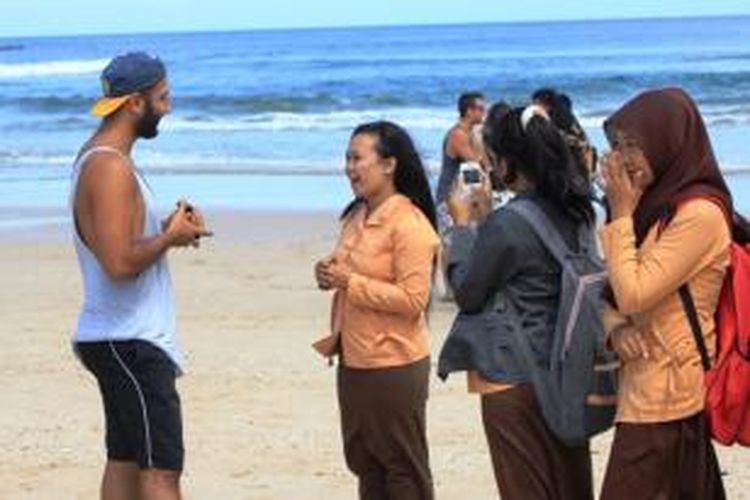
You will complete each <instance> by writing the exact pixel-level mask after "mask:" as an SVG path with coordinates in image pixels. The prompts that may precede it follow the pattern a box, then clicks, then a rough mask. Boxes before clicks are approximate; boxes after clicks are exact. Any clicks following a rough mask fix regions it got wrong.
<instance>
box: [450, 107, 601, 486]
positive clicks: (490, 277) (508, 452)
mask: <svg viewBox="0 0 750 500" xmlns="http://www.w3.org/2000/svg"><path fill="white" fill-rule="evenodd" d="M483 137H484V143H485V147H486V150H487V153H488V156H489V158H490V161H491V162H492V164H493V169H492V173H491V175H492V178H493V179H495V182H496V183H502V184H504V185H505V186H507V187H509V188H510V189H513V190H514V191H515V192H516V193H517V195H516V198H514V200H511V201H509V202H508V205H507V206H511V205H512V204H513V203H514V202H515V200H526V201H529V202H532V203H534V204H535V205H537V206H538V207H539V209H541V210H543V211H544V213H545V214H546V215H547V217H548V218H549V219H550V221H552V223H553V224H554V225H555V227H556V228H557V229H558V230H559V232H560V235H561V236H562V237H563V239H564V240H565V241H566V243H567V244H568V245H569V246H571V247H575V246H576V245H577V241H578V234H579V233H580V232H582V231H587V232H588V231H590V232H592V233H593V231H594V228H593V223H594V212H593V208H592V207H591V202H590V200H589V197H588V175H587V172H586V170H585V167H584V165H583V164H582V162H580V161H578V160H577V158H576V157H575V155H573V154H572V152H571V151H570V150H569V149H568V148H567V146H566V144H565V142H564V140H563V138H562V136H561V135H560V134H559V132H558V130H557V129H556V127H555V125H554V124H553V123H551V121H550V120H549V117H548V116H547V114H546V112H544V110H543V109H542V108H541V107H539V106H536V105H531V106H527V107H526V108H516V107H510V106H508V105H507V104H505V103H498V104H496V105H495V106H493V109H492V110H491V113H490V115H489V117H488V119H487V122H486V123H485V125H484V127H483ZM485 198H486V201H485V203H483V204H481V205H480V206H483V207H484V210H479V211H478V210H476V206H475V205H474V204H473V203H472V201H473V200H471V199H468V198H467V197H465V196H462V195H461V193H460V191H455V192H454V193H452V194H451V196H450V197H449V198H448V207H449V209H450V212H451V215H452V217H453V220H454V221H455V228H454V230H453V234H452V238H453V244H452V245H451V248H450V250H449V251H448V252H447V255H446V261H447V275H448V278H449V279H450V282H451V284H452V286H453V290H454V291H455V299H456V304H457V305H458V307H459V309H460V312H461V313H462V314H465V315H474V314H481V313H482V312H483V311H486V310H487V309H488V308H489V307H495V301H496V299H497V297H498V294H500V295H501V296H502V297H503V300H504V301H507V302H512V303H513V305H514V307H513V308H512V309H511V308H510V307H506V308H505V312H504V314H507V315H509V316H510V315H513V316H511V317H509V320H512V321H514V322H516V323H517V324H520V325H523V326H522V329H523V334H524V335H525V336H528V338H529V339H532V341H533V344H534V357H535V359H534V361H535V362H536V363H538V364H540V365H546V364H549V358H550V356H551V355H552V352H553V345H552V343H553V342H552V339H553V337H554V332H555V325H556V321H557V313H558V309H559V300H560V295H561V291H560V273H561V272H562V270H561V268H560V265H559V264H558V262H557V260H556V259H555V258H554V257H553V256H552V254H550V253H549V251H548V250H547V248H546V246H545V244H544V243H543V242H542V241H541V240H540V239H539V238H538V237H537V236H536V234H535V232H534V231H533V230H532V229H531V228H530V227H529V225H528V223H527V222H526V220H525V219H523V218H522V217H521V216H520V215H518V214H516V213H515V212H514V211H512V210H509V209H506V208H504V207H500V208H498V209H496V210H492V211H490V208H491V206H492V204H491V198H490V197H489V196H488V195H485ZM480 317H481V316H480ZM478 324H479V323H478ZM482 328H484V327H482ZM494 334H495V335H498V337H497V338H495V339H493V343H492V345H491V347H492V348H493V349H494V348H495V347H496V346H497V345H499V344H500V342H503V341H504V342H505V343H507V342H508V339H507V337H503V335H507V332H503V331H502V329H501V328H498V329H497V330H496V331H495V333H494ZM485 335H486V331H484V330H482V331H477V332H476V336H472V338H473V339H474V342H476V343H475V344H474V345H473V346H468V345H467V344H466V343H465V342H462V341H461V342H456V341H455V339H454V338H452V337H451V336H448V338H447V339H446V341H445V344H444V345H443V348H442V351H441V360H448V361H447V363H446V364H445V365H444V368H445V375H446V376H447V374H449V373H451V372H455V371H464V370H465V371H466V373H467V379H468V391H469V392H470V393H473V394H477V395H478V396H479V397H480V401H481V414H482V422H483V425H484V432H485V436H486V438H487V444H488V446H489V452H490V457H491V459H492V465H493V469H494V474H495V480H496V482H497V489H498V493H499V494H500V496H501V497H502V498H503V499H510V500H514V499H521V500H525V499H530V498H533V499H563V500H566V499H570V500H586V499H592V498H593V484H592V475H591V457H590V454H589V448H588V444H585V445H581V446H566V445H565V444H564V443H563V442H562V441H560V440H559V439H558V438H557V437H556V436H555V435H554V434H553V433H552V432H551V431H550V429H549V428H548V427H547V425H546V423H545V421H544V419H543V417H542V412H541V409H540V407H539V404H538V400H537V396H536V394H535V391H534V389H533V387H532V376H533V374H532V373H530V372H529V370H528V369H526V368H524V363H523V355H522V354H520V353H518V352H513V351H512V350H510V351H509V352H505V351H504V352H502V353H500V352H497V353H495V354H493V355H491V356H490V358H491V359H492V360H493V361H492V363H493V364H494V366H493V367H492V368H493V372H494V373H493V377H495V378H490V376H489V375H487V374H486V373H482V372H480V365H481V363H480V361H479V360H478V359H477V356H476V353H477V352H481V351H485V350H486V349H488V346H489V343H488V342H486V339H487V337H486V336H485ZM495 341H497V342H495Z"/></svg>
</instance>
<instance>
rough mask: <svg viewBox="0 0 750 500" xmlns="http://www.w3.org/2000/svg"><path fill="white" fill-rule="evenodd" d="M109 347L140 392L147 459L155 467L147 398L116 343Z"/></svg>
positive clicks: (149, 465)
mask: <svg viewBox="0 0 750 500" xmlns="http://www.w3.org/2000/svg"><path fill="white" fill-rule="evenodd" d="M109 348H110V349H111V350H112V354H113V355H114V356H115V359H116V360H117V362H118V363H119V364H120V366H121V367H122V369H123V370H125V373H126V374H127V376H128V378H130V380H131V381H132V382H133V385H134V386H135V390H136V392H137V393H138V399H139V400H140V402H141V413H142V414H143V429H144V434H145V438H146V460H147V462H148V467H149V468H153V466H154V460H153V457H152V456H151V426H150V425H149V421H148V408H147V407H146V398H144V397H143V391H141V386H140V384H139V383H138V380H137V379H136V378H135V375H133V372H131V371H130V369H129V368H128V367H127V365H126V364H125V362H124V361H123V360H122V358H121V357H120V355H119V354H118V352H117V349H115V345H114V344H113V343H112V342H109Z"/></svg>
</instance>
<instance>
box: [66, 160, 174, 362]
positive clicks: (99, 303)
mask: <svg viewBox="0 0 750 500" xmlns="http://www.w3.org/2000/svg"><path fill="white" fill-rule="evenodd" d="M95 153H108V154H116V155H118V156H120V157H122V158H123V159H125V161H127V162H128V163H129V164H131V165H132V162H131V161H130V159H128V158H126V157H125V156H124V155H123V154H122V153H120V152H119V151H117V150H116V149H114V148H109V147H104V146H100V147H95V148H91V149H89V150H88V151H86V152H84V153H83V154H81V156H80V157H79V158H78V160H77V161H76V163H75V165H74V166H73V173H72V178H71V190H70V210H71V214H72V217H73V224H72V226H73V233H74V236H73V238H74V244H75V249H76V254H77V255H78V263H79V265H80V268H81V274H82V277H83V289H84V301H83V307H82V309H81V312H80V314H79V315H78V326H77V328H76V330H75V333H74V335H73V342H74V343H75V342H100V341H108V340H145V341H147V342H151V343H152V344H154V345H155V346H157V347H159V348H160V349H161V350H163V351H164V352H165V353H166V354H167V355H168V356H169V358H170V359H171V360H172V361H173V362H174V364H175V368H176V370H177V373H178V374H179V373H181V372H182V365H183V357H182V353H181V352H180V350H179V348H178V345H177V327H176V320H175V307H174V294H173V291H172V280H171V278H170V276H169V268H168V266H167V259H166V255H162V256H161V257H159V258H158V259H157V260H156V261H155V262H154V263H153V264H152V265H151V266H149V267H148V268H146V269H145V270H143V271H142V272H141V273H140V274H139V275H138V276H137V277H135V278H132V279H128V280H126V281H113V280H112V279H111V278H110V277H109V276H108V275H107V273H106V272H105V271H104V269H103V268H102V267H101V265H100V264H99V261H98V260H97V258H96V256H95V255H94V254H93V253H92V252H91V250H89V248H88V247H87V246H86V243H84V241H83V240H82V239H81V236H80V234H79V233H78V229H77V227H76V224H75V208H74V203H75V192H76V187H77V185H78V178H79V176H80V173H81V167H82V166H83V165H84V164H85V163H86V160H88V159H89V158H90V157H91V155H92V154H95ZM133 172H134V174H135V177H136V179H138V185H139V187H140V190H141V193H142V194H143V200H144V203H145V205H146V207H145V208H146V210H145V212H146V213H145V221H144V222H145V224H144V227H143V236H144V237H149V236H154V235H156V234H158V233H159V232H161V221H160V220H159V217H158V215H157V214H156V212H155V211H154V208H155V203H154V193H153V192H152V191H151V188H150V187H149V185H148V184H147V183H146V181H145V179H144V178H143V177H142V175H141V174H140V172H138V170H137V169H136V168H135V167H134V166H133Z"/></svg>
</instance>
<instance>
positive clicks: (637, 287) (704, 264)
mask: <svg viewBox="0 0 750 500" xmlns="http://www.w3.org/2000/svg"><path fill="white" fill-rule="evenodd" d="M657 233H658V229H657V226H654V227H652V228H651V230H650V231H649V233H648V235H647V236H646V239H645V240H644V241H643V243H642V244H641V246H640V248H636V247H635V234H634V231H633V220H632V218H630V217H623V218H620V219H617V220H615V221H612V222H611V223H609V224H608V225H606V226H604V227H603V228H602V229H601V230H600V236H601V241H602V248H603V250H604V255H605V259H606V264H607V270H608V271H609V279H610V284H611V285H612V289H613V291H614V294H615V297H616V300H617V306H618V311H614V310H612V309H611V308H609V310H607V311H605V315H604V321H605V328H606V329H607V331H608V332H611V331H612V330H614V329H615V328H616V327H617V326H619V325H620V324H622V323H623V321H630V322H632V324H633V325H634V326H635V327H636V328H637V329H638V330H639V331H640V332H641V333H642V334H643V335H644V340H645V342H646V344H647V346H648V349H649V353H650V355H649V358H648V359H646V358H638V359H635V360H625V361H623V364H622V368H621V371H620V387H619V394H618V405H617V406H618V407H617V421H618V422H637V423H652V422H667V421H670V420H677V419H681V418H685V417H688V416H691V415H694V414H696V413H698V412H699V411H701V410H702V409H703V407H704V397H705V390H704V383H703V368H702V366H701V363H700V355H699V354H698V350H697V347H696V345H695V340H694V339H693V335H692V332H691V330H690V325H689V323H688V320H687V316H686V315H685V311H684V309H683V307H682V303H681V301H680V298H679V295H678V292H677V289H678V288H679V286H680V285H682V284H683V283H685V282H687V283H689V287H690V291H691V293H692V295H693V299H694V302H695V306H696V309H697V310H698V316H699V318H700V322H701V326H702V329H703V334H704V338H705V340H706V346H707V347H708V348H709V354H710V355H711V356H712V357H713V356H714V354H715V342H716V331H715V325H714V319H713V315H714V311H715V310H716V305H717V303H718V297H719V292H720V290H721V286H722V283H723V280H724V275H725V272H726V269H727V266H728V265H729V244H730V234H729V228H728V226H727V222H726V219H725V218H724V215H723V213H722V211H721V209H720V208H719V207H718V206H717V205H716V204H714V203H711V202H709V201H707V200H702V199H696V200H692V201H689V202H687V203H685V204H684V205H681V206H680V208H679V210H678V211H677V214H676V215H675V217H674V219H673V220H672V222H671V223H670V224H669V225H667V226H666V228H665V229H664V230H663V232H662V233H661V234H660V235H658V238H657Z"/></svg>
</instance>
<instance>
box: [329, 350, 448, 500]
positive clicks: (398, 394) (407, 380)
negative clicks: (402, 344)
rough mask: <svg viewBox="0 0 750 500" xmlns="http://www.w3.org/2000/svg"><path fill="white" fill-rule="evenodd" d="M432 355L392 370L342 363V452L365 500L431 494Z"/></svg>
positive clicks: (424, 498) (407, 499)
mask: <svg viewBox="0 0 750 500" xmlns="http://www.w3.org/2000/svg"><path fill="white" fill-rule="evenodd" d="M429 372H430V359H429V358H425V359H423V360H421V361H418V362H416V363H412V364H409V365H405V366H399V367H394V368H379V369H372V370H361V369H354V368H347V367H346V366H339V369H338V396H339V407H340V410H341V431H342V436H343V441H344V455H345V457H346V464H347V466H348V467H349V469H350V470H351V471H352V472H353V473H354V474H355V475H356V476H357V478H358V479H359V497H360V498H361V499H366V500H388V499H392V500H396V499H398V500H402V499H403V500H412V499H414V500H431V499H432V498H433V487H432V476H431V473H430V465H429V456H428V449H427V437H426V432H425V409H426V404H427V388H428V383H429V380H428V377H429Z"/></svg>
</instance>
